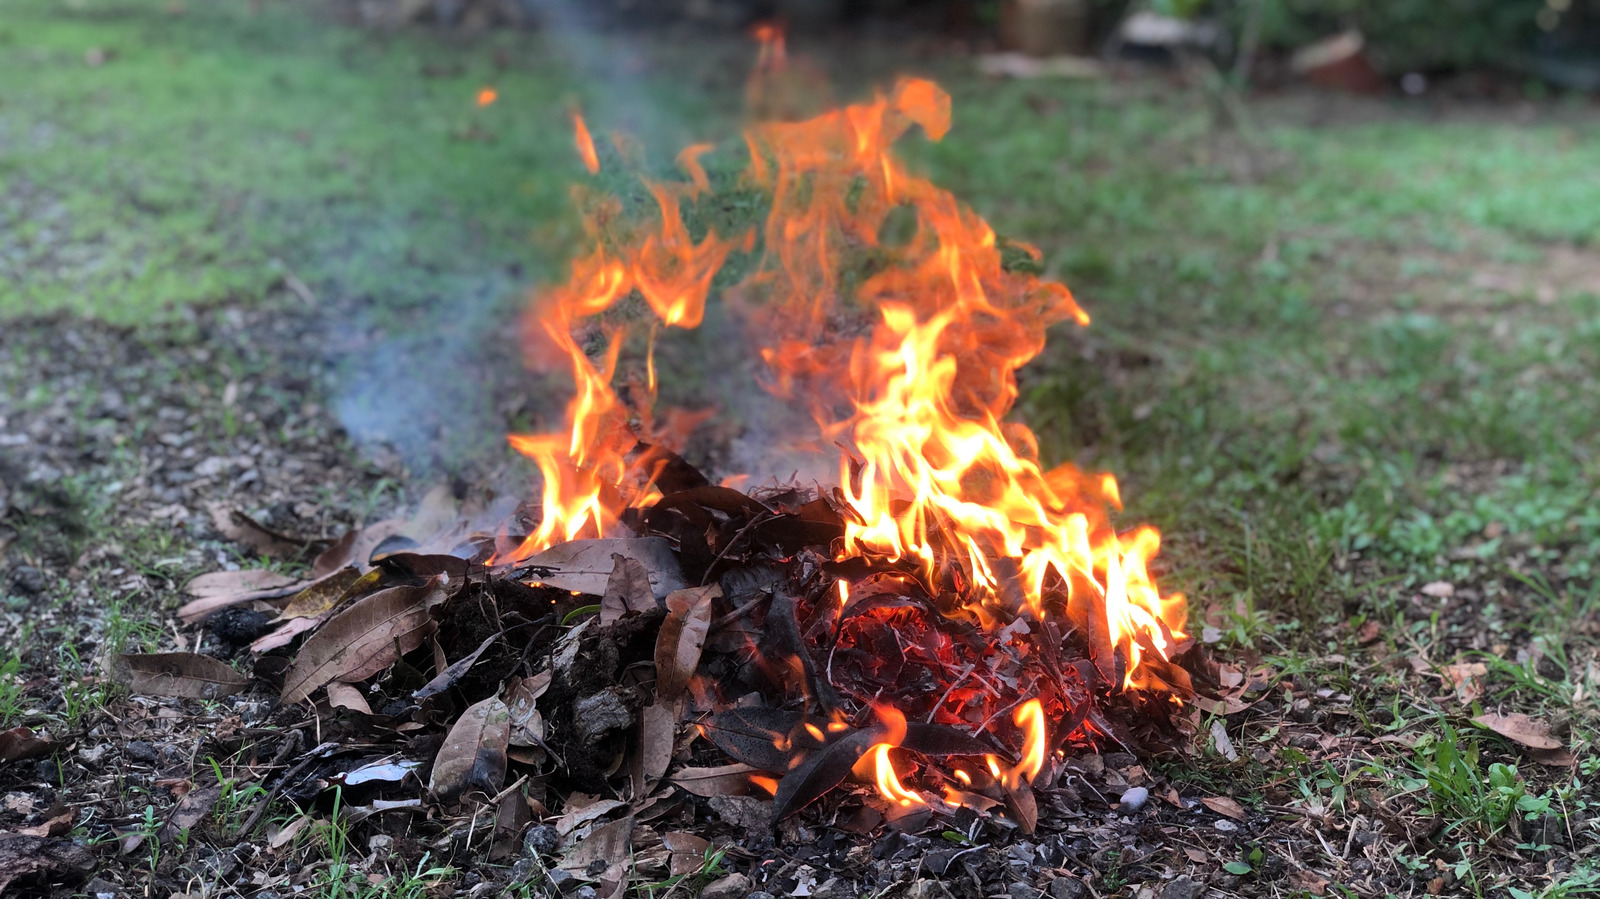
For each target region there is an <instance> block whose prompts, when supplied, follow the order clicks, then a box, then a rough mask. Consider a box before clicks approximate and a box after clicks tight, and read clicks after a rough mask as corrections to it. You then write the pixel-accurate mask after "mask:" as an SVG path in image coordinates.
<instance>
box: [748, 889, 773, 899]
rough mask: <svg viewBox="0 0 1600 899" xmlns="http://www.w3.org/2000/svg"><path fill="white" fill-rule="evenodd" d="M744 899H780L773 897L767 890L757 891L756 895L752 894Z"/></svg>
mask: <svg viewBox="0 0 1600 899" xmlns="http://www.w3.org/2000/svg"><path fill="white" fill-rule="evenodd" d="M744 899H778V897H777V896H774V895H772V894H771V893H769V892H767V891H766V890H756V891H755V892H754V893H750V894H749V895H747V896H745V897H744Z"/></svg>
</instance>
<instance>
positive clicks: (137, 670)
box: [120, 652, 250, 699]
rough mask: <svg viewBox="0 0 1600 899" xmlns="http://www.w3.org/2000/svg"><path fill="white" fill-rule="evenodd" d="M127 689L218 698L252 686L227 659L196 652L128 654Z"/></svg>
mask: <svg viewBox="0 0 1600 899" xmlns="http://www.w3.org/2000/svg"><path fill="white" fill-rule="evenodd" d="M120 665H121V666H124V667H126V669H127V672H128V678H127V683H128V688H129V689H130V690H132V691H133V692H134V693H136V694H139V695H142V696H177V697H182V698H185V699H219V698H221V697H223V696H232V695H233V694H235V693H239V692H241V691H243V690H246V689H248V688H249V686H250V678H249V677H246V676H245V675H243V674H240V673H239V672H237V671H235V670H233V668H232V667H231V666H229V665H228V663H227V662H224V661H222V660H220V659H213V658H212V657H210V656H203V655H200V654H198V653H193V652H149V653H125V654H123V655H122V656H121V657H120Z"/></svg>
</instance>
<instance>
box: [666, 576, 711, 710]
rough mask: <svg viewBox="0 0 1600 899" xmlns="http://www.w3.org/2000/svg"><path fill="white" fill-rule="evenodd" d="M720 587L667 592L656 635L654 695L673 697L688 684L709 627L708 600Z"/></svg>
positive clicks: (709, 601) (709, 606)
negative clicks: (662, 614) (663, 611)
mask: <svg viewBox="0 0 1600 899" xmlns="http://www.w3.org/2000/svg"><path fill="white" fill-rule="evenodd" d="M721 595H722V587H721V586H720V585H717V584H712V585H710V586H707V587H690V588H688V589H685V590H675V591H673V592H672V593H670V594H668V595H667V618H666V620H665V621H663V622H661V632H660V634H658V635H657V637H656V695H657V696H658V697H660V698H662V699H672V698H674V697H676V696H677V695H678V694H679V693H682V692H683V690H684V688H685V687H687V686H689V679H690V678H692V677H694V671H695V669H696V668H698V667H699V666H700V653H701V652H702V651H703V650H704V649H705V645H706V634H707V633H709V632H710V630H711V602H712V600H714V599H716V598H717V597H719V596H721Z"/></svg>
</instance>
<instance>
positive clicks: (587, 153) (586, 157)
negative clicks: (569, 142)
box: [572, 112, 600, 175]
mask: <svg viewBox="0 0 1600 899" xmlns="http://www.w3.org/2000/svg"><path fill="white" fill-rule="evenodd" d="M572 135H573V142H574V143H576V144H577V147H578V156H579V157H581V158H582V159H583V167H584V168H586V169H588V170H589V174H591V175H598V174H600V156H599V154H597V153H595V151H594V138H592V137H590V136H589V126H588V125H586V124H584V122H583V116H581V115H578V114H577V113H576V112H574V113H573V114H572Z"/></svg>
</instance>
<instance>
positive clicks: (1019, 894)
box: [1006, 883, 1039, 899]
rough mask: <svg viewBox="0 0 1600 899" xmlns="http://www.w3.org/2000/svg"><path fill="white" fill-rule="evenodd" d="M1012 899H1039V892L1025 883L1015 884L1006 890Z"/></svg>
mask: <svg viewBox="0 0 1600 899" xmlns="http://www.w3.org/2000/svg"><path fill="white" fill-rule="evenodd" d="M1006 895H1007V896H1008V897H1010V899H1039V891H1038V890H1036V889H1034V888H1033V887H1031V886H1028V885H1027V884H1025V883H1014V884H1012V885H1011V886H1009V887H1007V888H1006Z"/></svg>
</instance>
